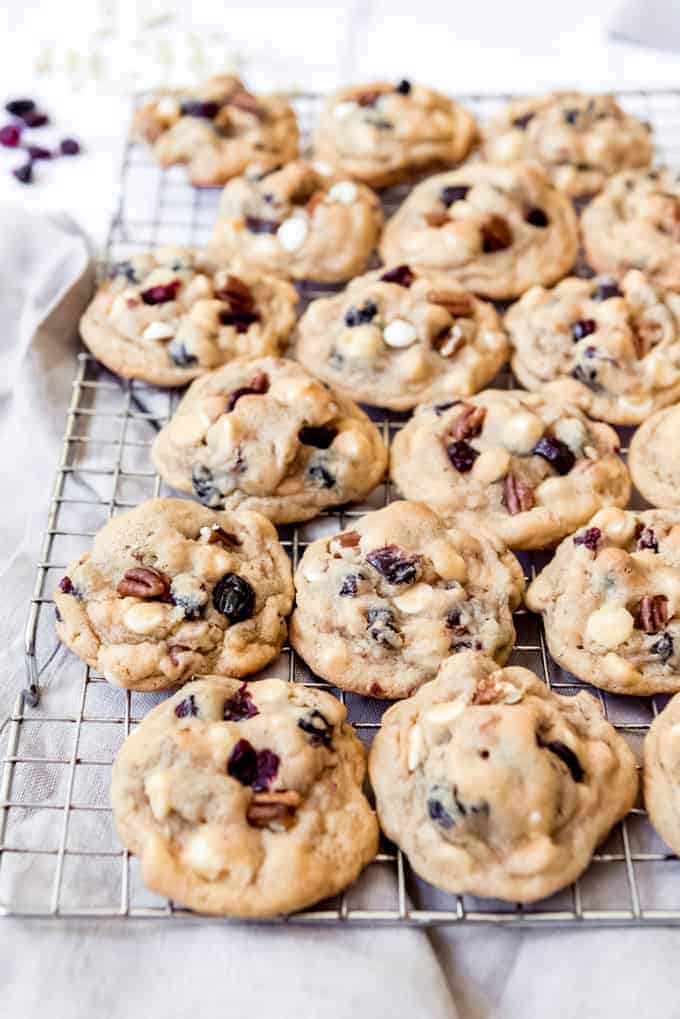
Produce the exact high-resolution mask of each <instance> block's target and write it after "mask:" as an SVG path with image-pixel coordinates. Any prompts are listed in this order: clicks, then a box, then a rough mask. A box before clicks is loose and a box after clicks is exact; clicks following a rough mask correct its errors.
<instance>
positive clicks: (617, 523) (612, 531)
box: [588, 506, 635, 545]
mask: <svg viewBox="0 0 680 1019" xmlns="http://www.w3.org/2000/svg"><path fill="white" fill-rule="evenodd" d="M588 526H589V527H597V528H599V530H600V531H602V533H603V534H604V535H605V536H606V537H607V538H609V540H610V541H613V542H615V543H616V544H617V545H625V543H626V542H627V541H628V540H629V539H630V538H632V536H633V533H634V531H635V514H633V513H626V511H625V510H622V509H618V508H617V507H616V506H607V507H605V508H604V509H601V510H599V511H598V512H597V513H596V514H595V516H594V517H593V519H592V520H591V521H590V524H589V525H588Z"/></svg>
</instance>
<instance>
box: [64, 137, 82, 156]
mask: <svg viewBox="0 0 680 1019" xmlns="http://www.w3.org/2000/svg"><path fill="white" fill-rule="evenodd" d="M59 151H60V152H61V154H62V156H79V155H80V142H77V141H76V140H75V138H62V140H61V141H60V142H59Z"/></svg>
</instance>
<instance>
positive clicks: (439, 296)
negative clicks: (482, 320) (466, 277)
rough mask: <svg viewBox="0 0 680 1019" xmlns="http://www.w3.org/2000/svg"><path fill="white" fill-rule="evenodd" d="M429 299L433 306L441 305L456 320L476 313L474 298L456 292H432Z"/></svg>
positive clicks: (428, 296)
mask: <svg viewBox="0 0 680 1019" xmlns="http://www.w3.org/2000/svg"><path fill="white" fill-rule="evenodd" d="M427 299H428V301H430V303H431V304H441V305H442V306H443V307H444V308H446V310H447V311H448V312H449V314H450V315H453V317H454V318H463V317H466V316H469V315H472V313H473V311H474V306H473V304H472V298H471V297H470V296H469V295H468V294H463V293H456V292H455V291H454V290H430V291H429V293H428V295H427Z"/></svg>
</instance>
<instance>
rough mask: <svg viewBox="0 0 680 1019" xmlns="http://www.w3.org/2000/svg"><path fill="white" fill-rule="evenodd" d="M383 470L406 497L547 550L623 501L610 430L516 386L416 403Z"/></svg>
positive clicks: (521, 545) (623, 481) (625, 490)
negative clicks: (387, 470)
mask: <svg viewBox="0 0 680 1019" xmlns="http://www.w3.org/2000/svg"><path fill="white" fill-rule="evenodd" d="M390 473H391V476H392V480H393V481H394V483H395V484H396V486H397V488H398V489H399V490H400V492H401V493H402V494H403V495H404V496H405V497H406V498H407V499H413V498H416V497H417V498H419V499H422V500H423V501H424V502H426V503H427V504H428V506H431V507H432V508H433V509H434V510H436V511H437V513H439V514H440V515H441V516H443V517H444V518H445V519H446V520H448V521H450V522H451V523H454V522H455V523H456V525H459V526H462V527H470V528H472V527H474V526H475V525H476V524H482V525H483V526H485V527H487V528H491V529H492V530H493V531H495V532H496V534H498V535H499V536H500V537H501V538H502V539H503V541H504V542H505V544H506V545H508V547H509V548H518V549H535V548H546V547H549V546H551V545H554V544H555V543H556V542H558V541H559V540H560V539H561V538H563V537H564V536H565V534H569V533H570V532H571V531H573V530H575V528H577V527H578V526H579V525H580V524H582V523H584V522H585V521H586V520H589V519H590V518H591V516H592V515H593V513H595V512H596V511H597V510H598V509H600V508H601V507H602V506H625V505H626V503H627V502H628V496H629V495H630V479H629V477H628V471H627V470H626V466H625V464H624V463H623V461H622V460H621V457H620V455H619V439H618V436H617V434H616V432H615V431H614V430H613V429H612V428H610V427H609V426H608V425H603V424H596V423H595V422H593V421H589V420H588V418H587V417H586V416H585V415H584V414H582V413H581V412H580V411H579V410H577V409H576V408H575V407H573V406H570V405H569V404H565V403H560V402H559V401H557V400H546V399H544V398H543V397H542V396H538V395H536V394H533V393H524V392H521V391H520V390H516V391H514V392H513V391H506V390H501V389H489V390H486V391H485V392H483V393H479V394H478V395H477V396H474V397H471V398H469V399H468V400H465V401H463V400H454V401H451V402H447V403H440V404H434V405H422V406H420V407H419V408H418V410H417V411H416V413H415V416H414V417H412V418H411V420H410V421H409V422H408V424H406V425H405V426H404V428H402V429H401V431H399V432H397V434H396V436H395V438H394V440H393V442H392V451H391V462H390Z"/></svg>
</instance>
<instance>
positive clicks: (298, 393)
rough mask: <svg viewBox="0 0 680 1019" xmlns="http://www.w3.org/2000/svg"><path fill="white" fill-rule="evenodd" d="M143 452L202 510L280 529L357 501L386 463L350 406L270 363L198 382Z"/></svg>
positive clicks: (280, 362) (228, 369)
mask: <svg viewBox="0 0 680 1019" xmlns="http://www.w3.org/2000/svg"><path fill="white" fill-rule="evenodd" d="M151 456H152V460H153V462H154V466H155V467H156V470H157V471H158V473H159V474H160V475H161V477H162V478H163V479H164V480H165V481H167V482H168V484H169V485H172V487H173V488H176V489H178V490H179V491H180V492H190V493H193V495H195V496H196V498H198V499H199V500H200V501H201V502H202V503H205V505H206V506H211V507H225V508H227V509H230V510H235V509H239V508H243V509H248V510H255V511H257V512H258V513H262V514H264V516H266V517H268V518H269V519H270V520H273V521H274V523H278V524H283V523H291V522H293V521H296V520H309V519H311V518H312V517H314V516H316V515H317V514H318V513H319V512H320V511H321V510H323V509H326V508H327V507H329V506H338V505H341V504H342V503H347V502H351V501H353V500H355V499H362V498H363V497H364V496H366V495H368V493H369V492H370V491H371V489H373V488H375V486H376V485H377V484H378V482H379V481H381V480H382V477H383V475H384V473H385V468H386V467H387V450H386V449H385V445H384V443H383V441H382V439H381V437H380V433H379V432H378V429H377V428H376V427H375V425H374V424H373V423H372V422H371V421H370V420H369V418H368V417H367V416H366V414H364V412H363V411H361V410H359V408H358V407H357V406H356V404H354V403H352V401H351V400H348V399H346V398H345V397H344V396H340V395H338V394H337V393H334V392H333V391H332V390H329V389H327V388H326V387H325V386H324V385H323V384H322V383H321V382H319V381H318V380H317V379H315V378H313V376H311V375H309V374H308V373H307V372H306V371H305V370H304V368H302V367H300V365H298V364H296V362H295V361H286V360H284V359H283V358H275V357H265V358H260V359H259V360H255V361H248V360H240V361H233V362H232V363H231V364H228V365H225V366H224V367H223V368H218V369H217V371H214V372H210V374H209V375H204V376H203V378H201V379H197V380H196V382H194V383H193V384H192V386H191V387H190V389H189V391H188V392H187V394H186V396H185V397H184V398H183V400H182V402H181V403H180V405H179V407H178V408H177V410H176V412H175V414H174V416H173V418H172V419H171V421H170V422H169V423H168V424H167V425H166V426H165V428H163V430H162V431H161V432H160V433H159V435H158V436H157V437H156V440H155V442H154V444H153V447H152V450H151Z"/></svg>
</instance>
